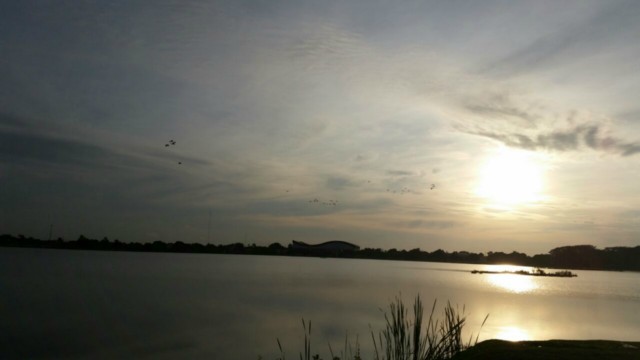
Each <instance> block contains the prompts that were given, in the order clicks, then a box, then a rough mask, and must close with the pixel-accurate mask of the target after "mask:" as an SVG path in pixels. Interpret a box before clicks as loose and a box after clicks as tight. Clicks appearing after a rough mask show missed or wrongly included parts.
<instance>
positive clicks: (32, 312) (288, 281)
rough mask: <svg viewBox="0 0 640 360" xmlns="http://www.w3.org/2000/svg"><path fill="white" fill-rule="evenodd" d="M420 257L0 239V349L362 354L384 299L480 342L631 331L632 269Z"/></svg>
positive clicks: (96, 354) (638, 295)
mask: <svg viewBox="0 0 640 360" xmlns="http://www.w3.org/2000/svg"><path fill="white" fill-rule="evenodd" d="M472 269H491V270H495V269H500V268H499V267H495V266H479V265H466V264H445V263H425V262H402V261H378V260H351V259H322V258H295V257H275V256H273V257H270V256H247V255H207V254H160V253H157V254H154V253H129V252H92V251H68V250H41V249H11V248H0V318H1V319H2V321H1V322H0V333H2V334H4V335H3V336H2V337H1V340H0V353H2V354H3V358H67V359H71V358H92V359H95V358H154V359H156V358H159V359H182V358H211V359H256V358H257V357H258V355H262V356H263V357H264V358H266V359H271V358H275V356H276V353H277V350H278V347H277V343H276V339H277V338H279V339H280V341H281V342H282V344H283V346H284V348H285V351H286V353H287V354H288V357H291V358H296V357H297V352H298V351H300V350H301V349H302V343H303V340H302V337H303V331H302V324H301V319H302V318H303V317H304V318H305V319H306V320H311V321H312V324H313V325H312V340H313V342H312V347H313V349H314V350H317V351H318V352H321V353H322V354H323V355H325V356H326V355H327V354H328V346H327V342H331V343H332V347H333V348H334V350H336V351H338V350H337V349H343V348H344V339H345V334H346V333H348V334H349V339H351V341H352V342H355V339H356V336H357V337H358V338H359V343H360V345H361V347H362V348H363V354H364V355H365V356H368V355H369V354H370V352H369V351H370V349H371V341H370V334H369V327H370V326H371V327H372V328H373V329H376V330H377V329H381V328H382V325H383V321H384V318H383V316H382V312H381V308H385V307H386V306H387V304H388V303H389V301H390V300H392V299H393V298H394V297H395V296H396V295H398V294H402V296H403V297H404V298H405V300H406V301H407V302H410V301H412V298H413V297H414V296H415V295H416V294H420V295H421V296H422V298H423V301H424V302H425V303H427V304H428V306H430V304H431V303H432V302H433V301H434V300H436V299H437V300H438V301H439V303H440V304H442V303H444V302H446V301H447V300H449V301H451V302H452V303H456V304H460V305H463V304H464V305H466V310H467V313H468V314H469V317H468V321H469V324H468V328H467V329H468V330H469V331H473V332H477V331H478V328H479V326H480V324H481V322H482V320H483V319H484V317H485V316H486V314H490V316H489V320H488V322H487V324H486V325H485V326H484V328H483V329H482V331H481V333H480V339H481V340H482V339H487V338H503V339H512V340H521V339H552V338H562V339H616V340H636V341H637V340H639V339H640V312H639V311H638V309H640V274H638V273H630V272H601V271H577V273H578V275H579V276H578V277H577V278H549V277H528V276H518V275H487V274H485V275H480V274H471V273H470V271H471V270H472Z"/></svg>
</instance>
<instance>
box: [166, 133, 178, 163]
mask: <svg viewBox="0 0 640 360" xmlns="http://www.w3.org/2000/svg"><path fill="white" fill-rule="evenodd" d="M170 146H176V141H175V140H173V139H171V140H169V141H168V142H167V143H166V144H164V147H170ZM178 165H182V161H178Z"/></svg>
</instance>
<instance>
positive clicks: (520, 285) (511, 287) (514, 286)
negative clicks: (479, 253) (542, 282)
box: [487, 274, 538, 293]
mask: <svg viewBox="0 0 640 360" xmlns="http://www.w3.org/2000/svg"><path fill="white" fill-rule="evenodd" d="M487 281H489V283H490V284H491V285H493V286H495V287H500V288H503V289H506V290H508V291H510V292H513V293H527V292H531V291H533V290H535V289H537V288H538V284H537V283H536V281H535V279H534V278H532V277H531V276H526V275H516V274H489V275H487Z"/></svg>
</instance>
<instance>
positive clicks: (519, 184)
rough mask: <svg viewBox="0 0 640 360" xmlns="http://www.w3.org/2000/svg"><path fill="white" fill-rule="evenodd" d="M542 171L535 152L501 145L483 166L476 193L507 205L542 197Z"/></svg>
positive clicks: (529, 201)
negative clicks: (534, 155)
mask: <svg viewBox="0 0 640 360" xmlns="http://www.w3.org/2000/svg"><path fill="white" fill-rule="evenodd" d="M542 190H543V171H542V166H541V165H540V163H539V162H538V161H537V160H536V159H535V158H534V157H533V154H531V153H529V152H525V151H520V150H512V149H507V148H504V149H501V150H500V151H499V152H497V153H496V154H495V155H494V156H492V157H491V158H489V159H488V161H487V162H486V163H485V164H484V165H483V166H482V168H481V171H480V178H479V182H478V185H477V188H476V195H478V196H480V197H482V198H484V199H486V201H487V203H488V205H490V206H496V207H503V208H505V207H506V208H508V207H511V206H515V205H521V204H528V203H533V202H536V201H539V200H541V198H542Z"/></svg>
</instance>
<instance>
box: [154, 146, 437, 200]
mask: <svg viewBox="0 0 640 360" xmlns="http://www.w3.org/2000/svg"><path fill="white" fill-rule="evenodd" d="M175 145H176V141H175V140H173V139H170V140H169V141H168V142H167V143H166V144H164V147H166V148H168V147H171V146H175ZM178 165H182V161H178ZM367 184H371V180H367ZM435 188H436V185H435V184H431V186H429V190H434V189H435ZM289 191H290V190H289V189H287V190H285V192H287V193H289ZM387 192H388V193H392V194H397V193H399V194H400V195H404V194H410V193H414V194H418V193H417V192H415V191H413V190H411V189H409V188H408V187H406V186H405V187H402V188H401V189H400V190H397V189H391V188H387ZM309 203H311V204H314V205H323V206H338V200H326V201H323V200H320V199H318V198H313V199H311V200H309Z"/></svg>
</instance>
